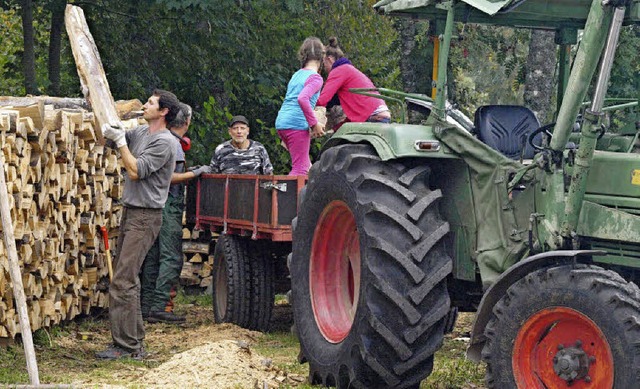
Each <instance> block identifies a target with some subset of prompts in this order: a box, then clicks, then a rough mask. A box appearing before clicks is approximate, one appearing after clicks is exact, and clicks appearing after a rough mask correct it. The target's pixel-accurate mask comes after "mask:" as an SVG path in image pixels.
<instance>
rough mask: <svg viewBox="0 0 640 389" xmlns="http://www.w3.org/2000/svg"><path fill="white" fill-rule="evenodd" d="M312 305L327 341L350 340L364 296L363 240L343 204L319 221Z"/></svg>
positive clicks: (311, 274)
mask: <svg viewBox="0 0 640 389" xmlns="http://www.w3.org/2000/svg"><path fill="white" fill-rule="evenodd" d="M309 288H310V292H311V304H312V307H313V315H314V317H315V319H316V324H317V325H318V328H319V329H320V332H321V333H322V335H323V336H324V337H325V339H326V340H327V341H329V342H331V343H339V342H341V341H342V340H343V339H344V338H346V337H347V335H348V334H349V331H350V330H351V326H352V325H353V318H354V317H355V313H356V308H357V306H358V296H359V294H360V239H359V238H358V230H357V229H356V221H355V218H354V217H353V213H351V210H350V209H349V207H348V206H347V204H345V203H344V202H342V201H332V202H331V203H329V204H328V205H327V206H326V207H325V208H324V210H323V211H322V214H321V215H320V218H319V220H318V224H317V225H316V229H315V231H314V234H313V242H312V243H311V265H310V268H309Z"/></svg>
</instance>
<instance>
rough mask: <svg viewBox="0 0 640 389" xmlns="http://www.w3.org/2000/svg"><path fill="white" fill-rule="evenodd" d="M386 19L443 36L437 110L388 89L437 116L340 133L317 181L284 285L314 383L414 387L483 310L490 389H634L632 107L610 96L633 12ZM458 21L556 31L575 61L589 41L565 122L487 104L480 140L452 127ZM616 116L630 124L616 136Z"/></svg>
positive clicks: (421, 12) (407, 7)
mask: <svg viewBox="0 0 640 389" xmlns="http://www.w3.org/2000/svg"><path fill="white" fill-rule="evenodd" d="M375 8H376V9H377V10H378V11H379V12H380V13H383V14H387V15H399V16H411V17H420V18H428V19H430V20H432V21H434V22H435V23H436V24H437V25H438V26H440V28H441V35H440V37H439V39H440V52H439V55H438V56H437V57H438V73H437V74H438V77H437V80H436V83H435V88H436V96H435V99H434V101H433V102H430V99H429V98H428V97H425V96H423V95H417V94H416V95H407V94H403V93H398V92H392V91H385V90H383V91H382V94H383V97H385V98H386V99H389V100H399V101H402V102H404V103H407V104H406V105H407V106H409V105H418V106H420V105H422V106H423V107H427V106H428V108H429V110H430V111H431V112H430V115H429V117H428V118H427V120H426V121H424V122H423V123H422V124H420V125H411V124H402V123H401V124H396V123H392V124H373V123H348V124H345V125H344V126H343V127H341V129H340V131H339V132H337V133H336V134H335V135H334V136H333V137H332V138H331V139H330V140H329V141H328V142H327V144H326V145H325V146H324V148H323V151H322V154H321V157H320V159H319V161H317V162H316V163H315V164H314V165H313V167H312V168H311V171H310V173H309V181H308V184H307V186H306V187H305V188H304V189H303V190H302V192H301V194H300V204H299V212H298V215H297V219H295V220H294V223H293V226H294V231H293V253H292V260H291V264H290V271H291V279H292V295H293V309H294V319H295V323H296V331H297V334H298V337H299V339H300V345H301V353H300V359H301V360H306V361H308V363H309V368H310V379H311V380H312V382H313V383H317V384H321V385H326V386H337V387H340V388H347V387H354V388H391V387H393V388H395V387H398V388H405V387H417V386H418V385H419V383H420V382H421V381H422V380H423V379H424V378H425V377H427V376H428V375H429V374H430V373H431V371H432V368H433V360H434V354H435V352H436V351H437V350H438V349H439V348H440V346H441V345H442V342H443V337H444V334H445V333H446V332H447V331H449V330H451V328H452V326H453V323H454V322H455V318H456V315H457V312H458V311H476V312H477V315H476V319H475V323H474V326H473V330H472V333H471V341H470V346H469V348H468V351H467V355H468V357H469V358H470V359H472V360H475V361H481V360H482V361H485V362H486V364H487V375H486V381H487V385H488V386H489V387H491V388H509V389H511V388H527V389H532V388H533V389H538V388H540V389H542V388H565V387H567V388H568V387H572V388H620V389H627V388H638V387H640V290H639V289H638V287H637V286H636V283H638V279H640V271H639V270H640V154H638V153H637V152H634V150H637V148H638V144H639V143H640V142H639V140H638V133H639V128H638V127H639V126H640V115H639V114H638V112H639V110H638V98H637V96H636V97H634V99H631V100H628V101H614V102H613V103H611V102H610V101H609V100H607V99H605V94H606V89H607V84H608V81H609V75H610V70H611V66H612V63H613V58H614V54H615V50H616V45H617V40H618V36H619V34H620V30H621V28H623V26H624V25H628V24H637V23H640V1H638V0H632V1H628V0H620V1H619V0H604V1H603V0H593V2H589V1H587V0H566V1H562V2H560V1H547V0H464V1H463V2H462V1H434V0H383V1H380V2H378V3H377V4H376V5H375ZM460 21H462V22H471V23H491V24H496V25H507V26H517V27H528V28H544V29H555V30H556V33H557V35H556V36H557V41H558V43H559V44H561V45H563V46H564V47H565V48H566V47H570V45H571V44H572V43H576V42H577V40H578V39H577V36H578V34H577V32H578V30H582V36H581V39H580V44H579V47H578V49H577V53H576V56H575V60H574V61H573V65H572V66H571V67H569V66H567V64H568V60H569V58H568V53H569V50H560V53H561V57H560V65H561V66H560V71H559V79H560V81H559V88H558V94H559V100H560V101H561V105H560V107H559V110H558V112H557V114H556V121H555V122H554V123H551V124H548V125H543V126H541V125H540V124H539V123H538V121H537V119H536V117H535V116H534V115H533V114H532V113H531V111H529V110H528V109H527V108H525V107H519V106H506V107H505V106H485V107H481V108H479V109H478V111H477V112H476V114H475V120H474V122H475V126H474V129H473V133H470V132H469V131H466V130H465V128H464V126H461V125H455V124H452V120H451V118H450V117H449V116H448V115H447V112H448V109H447V107H446V92H445V91H446V88H445V86H446V81H447V80H446V74H447V60H448V53H449V47H450V43H451V40H452V35H453V30H454V24H455V23H457V22H460ZM563 64H564V66H563ZM598 65H599V66H598ZM597 68H598V69H597ZM596 70H598V75H597V77H596V78H595V82H594V85H595V86H594V87H593V88H592V89H593V92H592V93H593V94H592V96H591V98H590V99H588V101H587V100H586V95H587V92H588V91H589V88H590V84H591V83H592V79H594V75H595V73H596ZM357 92H359V93H368V92H367V91H357ZM585 101H587V103H585ZM409 102H410V103H411V104H408V103H409ZM421 102H422V103H424V104H421ZM614 110H624V111H625V113H626V117H627V118H628V117H631V120H630V121H629V122H628V123H627V124H626V125H618V126H616V127H615V128H613V126H611V127H609V126H607V120H606V117H607V115H608V113H609V112H610V111H614Z"/></svg>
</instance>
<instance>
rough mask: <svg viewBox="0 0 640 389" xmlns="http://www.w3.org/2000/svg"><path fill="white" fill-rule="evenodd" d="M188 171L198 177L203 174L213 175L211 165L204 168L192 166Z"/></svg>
mask: <svg viewBox="0 0 640 389" xmlns="http://www.w3.org/2000/svg"><path fill="white" fill-rule="evenodd" d="M187 171H190V172H193V174H195V176H196V177H200V175H201V174H203V173H204V174H208V173H211V166H209V165H204V166H192V167H190V168H189V169H187Z"/></svg>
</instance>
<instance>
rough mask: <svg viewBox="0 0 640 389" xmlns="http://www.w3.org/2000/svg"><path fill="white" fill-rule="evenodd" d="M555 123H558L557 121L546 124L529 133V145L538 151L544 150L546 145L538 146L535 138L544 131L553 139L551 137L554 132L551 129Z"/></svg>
mask: <svg viewBox="0 0 640 389" xmlns="http://www.w3.org/2000/svg"><path fill="white" fill-rule="evenodd" d="M555 125H556V123H555V122H554V123H549V124H545V125H544V126H542V127H539V128H538V129H537V130H535V131H533V132H532V133H531V134H529V138H528V139H527V140H528V142H529V145H530V146H531V147H533V148H534V150H537V151H541V150H544V147H542V146H538V145H537V144H535V143H534V142H533V140H534V139H535V137H536V136H537V135H538V134H540V133H544V134H545V135H546V136H548V137H549V139H551V137H552V136H553V133H552V132H551V129H552V128H553V126H555Z"/></svg>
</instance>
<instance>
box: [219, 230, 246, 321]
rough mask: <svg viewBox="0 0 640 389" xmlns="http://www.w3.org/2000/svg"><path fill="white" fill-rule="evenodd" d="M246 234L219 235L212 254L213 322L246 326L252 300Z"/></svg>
mask: <svg viewBox="0 0 640 389" xmlns="http://www.w3.org/2000/svg"><path fill="white" fill-rule="evenodd" d="M249 243H250V241H249V240H248V239H246V238H243V237H239V236H235V235H226V234H224V235H220V236H219V237H218V241H217V243H216V247H215V251H214V257H213V262H214V266H213V282H214V285H213V288H212V289H213V315H214V319H215V322H216V323H234V324H237V325H239V326H240V327H243V328H246V327H247V326H248V324H249V318H250V311H249V309H250V304H251V301H250V299H251V297H250V296H251V290H250V288H251V258H250V256H249Z"/></svg>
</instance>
